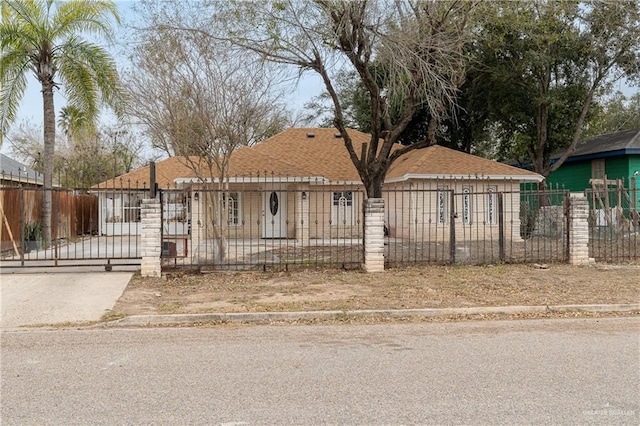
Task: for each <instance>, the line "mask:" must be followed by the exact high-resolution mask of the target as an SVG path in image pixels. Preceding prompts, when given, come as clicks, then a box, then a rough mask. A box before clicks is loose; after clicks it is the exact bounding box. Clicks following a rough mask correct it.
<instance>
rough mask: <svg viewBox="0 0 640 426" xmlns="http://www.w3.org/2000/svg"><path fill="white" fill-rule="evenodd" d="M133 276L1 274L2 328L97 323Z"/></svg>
mask: <svg viewBox="0 0 640 426" xmlns="http://www.w3.org/2000/svg"><path fill="white" fill-rule="evenodd" d="M132 275H133V273H131V272H84V273H77V272H76V273H59V272H58V273H35V274H6V273H4V274H0V318H1V320H2V325H1V328H2V329H7V328H14V327H20V326H24V325H34V324H55V323H62V322H78V321H96V320H99V319H100V317H101V316H102V315H103V314H104V313H105V312H106V311H108V310H109V309H111V308H112V307H113V305H114V304H115V302H116V300H118V298H119V297H120V296H121V295H122V292H123V291H124V289H125V288H126V286H127V284H128V283H129V280H130V279H131V276H132Z"/></svg>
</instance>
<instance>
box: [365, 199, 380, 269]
mask: <svg viewBox="0 0 640 426" xmlns="http://www.w3.org/2000/svg"><path fill="white" fill-rule="evenodd" d="M363 207H364V270H365V271H367V272H382V271H384V199H382V198H369V199H367V200H364V206H363Z"/></svg>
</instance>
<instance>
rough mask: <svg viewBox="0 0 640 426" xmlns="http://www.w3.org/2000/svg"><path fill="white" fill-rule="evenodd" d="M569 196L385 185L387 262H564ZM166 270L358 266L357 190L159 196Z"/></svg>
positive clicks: (264, 181)
mask: <svg viewBox="0 0 640 426" xmlns="http://www.w3.org/2000/svg"><path fill="white" fill-rule="evenodd" d="M566 195H567V192H566V191H564V190H560V189H549V190H546V191H545V192H544V193H540V192H539V191H538V190H537V189H531V188H525V187H522V188H521V185H520V183H519V182H516V181H513V182H511V181H491V180H487V179H483V178H479V177H469V178H468V179H441V180H438V181H436V180H433V181H430V182H429V183H423V182H403V183H390V184H387V185H386V186H385V189H384V191H383V198H384V199H385V262H386V264H387V265H388V266H393V265H402V264H414V263H415V264H417V263H465V264H486V263H497V262H555V261H564V260H566V259H567V252H568V250H567V247H568V242H567V225H566V224H567V221H566V215H565V210H564V201H565V197H566ZM161 197H162V203H163V206H164V207H163V237H162V240H163V258H164V260H163V265H164V267H165V268H197V269H223V270H224V269H231V270H245V269H268V268H277V269H291V268H300V267H324V266H332V267H336V266H337V267H342V268H355V267H359V266H360V265H361V264H362V262H363V211H362V205H363V200H364V198H365V194H364V191H363V189H362V187H361V186H359V185H357V184H354V183H349V182H343V183H339V184H335V183H330V182H326V181H324V180H323V179H320V178H308V179H299V178H295V179H294V178H288V177H281V176H273V175H268V174H263V175H257V176H255V177H241V178H232V179H230V181H229V183H225V184H224V187H223V186H221V185H219V184H217V183H214V184H211V183H208V184H202V183H197V182H183V183H181V187H180V188H175V189H165V190H162V191H161Z"/></svg>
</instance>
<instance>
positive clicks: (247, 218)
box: [160, 173, 364, 270]
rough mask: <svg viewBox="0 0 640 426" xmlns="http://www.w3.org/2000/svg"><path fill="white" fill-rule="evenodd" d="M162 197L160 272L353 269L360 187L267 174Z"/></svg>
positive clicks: (358, 256) (358, 251) (359, 255)
mask: <svg viewBox="0 0 640 426" xmlns="http://www.w3.org/2000/svg"><path fill="white" fill-rule="evenodd" d="M225 187H226V188H222V187H221V186H220V185H218V184H201V183H194V182H190V183H188V184H184V183H183V185H182V188H175V189H163V190H161V191H160V194H161V200H162V205H163V210H162V216H163V217H162V223H163V226H162V230H163V235H162V241H163V248H162V254H163V267H164V268H165V269H167V268H197V269H200V270H206V269H218V270H255V269H262V270H266V269H272V268H277V269H285V270H288V269H293V268H308V267H341V268H357V267H359V266H360V265H361V264H362V261H363V246H362V238H363V237H362V233H363V223H362V220H363V214H362V204H363V200H364V192H363V190H362V187H361V186H358V185H352V184H347V183H337V184H336V183H329V182H326V181H325V180H324V179H321V178H288V177H282V176H275V175H269V174H266V173H265V174H259V175H256V176H254V177H242V178H232V179H231V180H230V183H229V184H225Z"/></svg>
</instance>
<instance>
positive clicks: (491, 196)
mask: <svg viewBox="0 0 640 426" xmlns="http://www.w3.org/2000/svg"><path fill="white" fill-rule="evenodd" d="M497 191H498V188H497V187H495V186H490V187H489V188H488V189H487V224H488V225H495V224H497V223H498V194H497Z"/></svg>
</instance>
